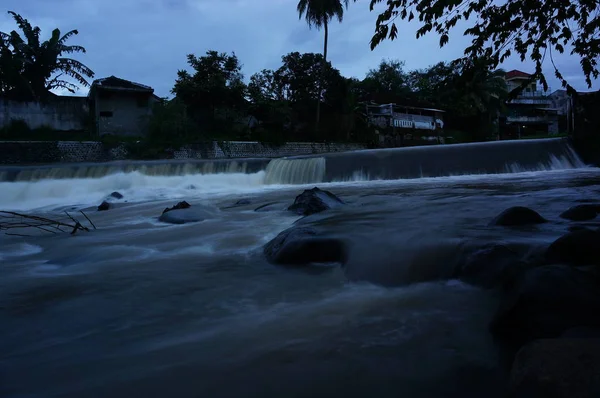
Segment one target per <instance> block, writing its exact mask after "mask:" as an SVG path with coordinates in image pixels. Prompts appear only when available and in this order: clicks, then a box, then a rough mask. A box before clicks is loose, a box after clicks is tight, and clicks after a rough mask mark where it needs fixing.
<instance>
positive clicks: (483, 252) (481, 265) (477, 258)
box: [455, 244, 543, 288]
mask: <svg viewBox="0 0 600 398" xmlns="http://www.w3.org/2000/svg"><path fill="white" fill-rule="evenodd" d="M536 254H537V253H536V251H535V250H534V248H529V247H527V246H525V245H515V244H512V245H503V244H490V245H486V246H483V247H480V248H477V249H475V250H467V252H466V253H465V254H464V255H463V257H462V258H461V260H460V265H459V266H458V269H457V273H456V275H455V277H458V278H460V279H461V280H463V281H465V282H467V283H470V284H473V285H477V286H481V287H484V288H494V287H497V286H505V285H506V284H507V283H509V282H510V281H512V280H514V278H515V277H516V276H517V275H518V274H519V273H521V272H524V271H525V270H527V269H528V268H531V267H533V266H534V264H535V260H536V257H537V256H536ZM542 254H543V252H542Z"/></svg>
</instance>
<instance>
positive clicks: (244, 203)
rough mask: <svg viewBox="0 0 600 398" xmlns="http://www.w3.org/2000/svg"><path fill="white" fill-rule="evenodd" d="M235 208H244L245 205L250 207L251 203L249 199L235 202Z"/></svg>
mask: <svg viewBox="0 0 600 398" xmlns="http://www.w3.org/2000/svg"><path fill="white" fill-rule="evenodd" d="M235 204H236V206H246V205H251V204H252V201H251V200H250V199H240V200H238V201H237V202H235Z"/></svg>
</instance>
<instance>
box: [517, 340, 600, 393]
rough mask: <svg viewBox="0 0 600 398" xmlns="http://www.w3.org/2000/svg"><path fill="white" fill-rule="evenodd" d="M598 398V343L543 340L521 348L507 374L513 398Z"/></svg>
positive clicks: (599, 379) (599, 376)
mask: <svg viewBox="0 0 600 398" xmlns="http://www.w3.org/2000/svg"><path fill="white" fill-rule="evenodd" d="M599 396H600V340H598V339H544V340H538V341H534V342H533V343H531V344H529V345H527V346H525V347H523V348H522V349H521V350H520V351H519V353H518V354H517V356H516V358H515V361H514V363H513V366H512V370H511V373H510V382H509V397H512V398H592V397H594V398H596V397H599Z"/></svg>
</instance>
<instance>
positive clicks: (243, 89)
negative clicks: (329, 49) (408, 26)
mask: <svg viewBox="0 0 600 398" xmlns="http://www.w3.org/2000/svg"><path fill="white" fill-rule="evenodd" d="M188 63H189V65H190V67H191V70H192V71H191V72H188V71H179V73H178V78H177V81H176V83H175V87H174V89H173V93H174V94H175V98H174V99H173V100H171V101H167V102H165V103H164V104H162V105H159V107H158V108H157V111H156V113H155V117H154V118H153V120H152V121H151V136H152V137H155V138H156V139H157V140H160V139H161V137H162V139H168V140H169V141H173V142H181V141H182V140H183V141H194V140H203V139H252V140H258V141H268V142H274V143H277V142H284V141H289V140H300V141H360V142H370V141H373V140H374V139H375V137H374V135H373V133H374V130H373V129H372V128H369V127H368V126H367V122H366V111H365V104H366V103H368V102H371V101H372V102H376V103H397V104H401V105H409V106H421V107H435V108H440V109H443V110H447V111H448V112H447V114H446V119H447V125H446V126H447V128H448V129H450V130H461V131H463V132H464V133H465V134H463V136H464V139H467V140H477V139H485V138H487V137H488V136H489V135H491V134H492V133H494V132H495V131H496V130H497V126H496V125H495V124H494V123H495V122H496V121H497V116H498V114H499V113H500V112H501V111H502V108H503V106H504V105H503V104H504V102H505V99H506V96H507V92H506V86H505V81H504V78H503V77H504V72H503V71H502V70H497V71H492V70H491V69H490V63H489V62H487V61H484V60H483V59H478V60H476V61H474V62H470V63H464V62H451V63H438V64H436V65H433V66H431V67H429V68H425V69H422V70H413V71H406V70H405V68H404V63H403V62H401V61H398V60H383V61H382V62H381V63H380V65H379V66H378V67H376V68H374V69H372V70H370V71H369V72H368V73H367V74H366V76H365V78H364V79H363V80H359V79H356V78H346V77H344V76H342V75H341V73H340V71H339V70H337V69H335V68H334V67H333V66H332V65H331V63H330V62H327V61H324V59H323V56H322V55H321V54H314V53H305V54H301V53H298V52H292V53H289V54H287V55H285V56H283V57H282V59H281V65H280V66H279V67H278V68H277V69H274V70H268V69H266V70H262V71H260V72H258V73H255V74H254V75H252V76H250V78H249V80H248V83H247V84H246V83H244V76H243V74H242V67H241V64H240V61H239V60H238V58H237V57H236V56H235V55H227V54H218V53H217V52H214V51H209V52H207V53H206V54H205V55H204V56H201V57H196V56H193V55H189V56H188ZM323 65H325V67H323ZM315 103H320V104H321V107H322V114H321V127H320V129H319V130H317V129H315V126H314V124H313V121H314V109H315V108H314V106H315Z"/></svg>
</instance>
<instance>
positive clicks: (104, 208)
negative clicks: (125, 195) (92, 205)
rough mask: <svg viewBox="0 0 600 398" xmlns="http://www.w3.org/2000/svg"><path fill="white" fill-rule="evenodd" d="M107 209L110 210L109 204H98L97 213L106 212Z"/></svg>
mask: <svg viewBox="0 0 600 398" xmlns="http://www.w3.org/2000/svg"><path fill="white" fill-rule="evenodd" d="M108 209H110V203H108V202H107V201H104V202H102V203H100V205H99V206H98V211H106V210H108Z"/></svg>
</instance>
